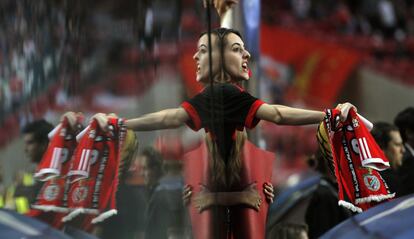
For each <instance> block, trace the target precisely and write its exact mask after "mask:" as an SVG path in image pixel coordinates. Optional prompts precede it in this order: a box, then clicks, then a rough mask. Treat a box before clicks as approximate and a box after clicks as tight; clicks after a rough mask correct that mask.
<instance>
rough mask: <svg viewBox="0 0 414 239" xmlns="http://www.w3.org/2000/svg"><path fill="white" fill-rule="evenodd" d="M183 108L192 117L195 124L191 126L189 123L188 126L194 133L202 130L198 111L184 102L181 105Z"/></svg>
mask: <svg viewBox="0 0 414 239" xmlns="http://www.w3.org/2000/svg"><path fill="white" fill-rule="evenodd" d="M181 107H183V108H184V110H185V111H186V112H187V114H188V116H190V118H191V120H192V122H194V125H192V124H191V125H190V124H188V123H187V125H188V126H189V127H190V128H191V129H192V130H194V131H198V130H199V129H201V119H200V116H199V115H198V113H197V111H196V110H195V109H194V107H193V106H192V105H191V104H189V103H188V102H183V103H182V104H181Z"/></svg>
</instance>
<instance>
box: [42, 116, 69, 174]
mask: <svg viewBox="0 0 414 239" xmlns="http://www.w3.org/2000/svg"><path fill="white" fill-rule="evenodd" d="M49 138H50V142H49V145H48V148H47V150H46V152H45V153H44V155H43V157H42V161H40V163H39V165H38V167H37V170H36V173H35V175H34V177H35V178H36V179H37V180H40V181H47V180H48V179H50V178H55V177H58V176H61V175H65V174H66V173H67V171H68V169H69V164H68V163H67V162H68V161H69V159H70V157H71V156H72V153H73V150H74V149H75V147H76V140H75V137H74V132H72V130H71V129H70V127H69V123H68V120H67V119H66V118H64V119H63V121H62V123H60V124H59V125H58V126H56V127H55V129H54V130H53V131H52V132H50V133H49Z"/></svg>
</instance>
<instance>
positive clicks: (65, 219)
mask: <svg viewBox="0 0 414 239" xmlns="http://www.w3.org/2000/svg"><path fill="white" fill-rule="evenodd" d="M98 213H99V211H98V210H97V209H89V208H76V209H75V210H73V211H72V212H71V213H69V214H68V215H66V216H65V217H63V218H62V222H68V221H71V220H72V219H73V218H75V217H77V216H79V215H80V214H98Z"/></svg>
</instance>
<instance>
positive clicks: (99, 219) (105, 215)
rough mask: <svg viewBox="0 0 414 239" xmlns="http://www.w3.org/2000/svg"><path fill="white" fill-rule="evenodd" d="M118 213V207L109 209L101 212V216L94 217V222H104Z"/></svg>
mask: <svg viewBox="0 0 414 239" xmlns="http://www.w3.org/2000/svg"><path fill="white" fill-rule="evenodd" d="M116 214H118V210H116V209H111V210H109V211H106V212H104V213H101V214H100V215H99V216H97V217H95V218H94V219H92V224H96V223H99V222H103V221H104V220H105V219H107V218H109V217H112V216H113V215H116Z"/></svg>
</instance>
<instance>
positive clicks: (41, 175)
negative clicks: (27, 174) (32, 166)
mask: <svg viewBox="0 0 414 239" xmlns="http://www.w3.org/2000/svg"><path fill="white" fill-rule="evenodd" d="M59 176H60V171H59V170H57V169H54V168H44V169H41V170H40V171H39V172H37V173H35V174H34V177H35V178H36V179H38V180H39V181H42V182H43V181H48V180H50V179H53V178H56V177H59Z"/></svg>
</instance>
